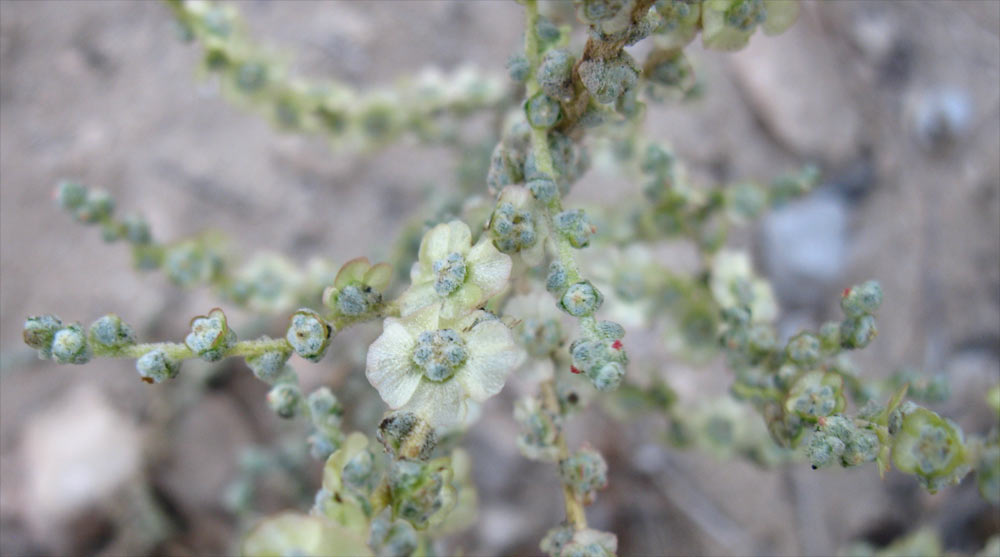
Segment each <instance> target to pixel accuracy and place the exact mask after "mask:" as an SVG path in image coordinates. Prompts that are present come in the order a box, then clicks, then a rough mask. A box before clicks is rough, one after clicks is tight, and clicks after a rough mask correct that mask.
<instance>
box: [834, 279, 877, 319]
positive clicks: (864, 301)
mask: <svg viewBox="0 0 1000 557" xmlns="http://www.w3.org/2000/svg"><path fill="white" fill-rule="evenodd" d="M881 304H882V286H881V285H880V284H879V283H878V282H877V281H874V280H870V281H868V282H865V283H862V284H860V285H857V286H853V287H851V288H848V289H847V290H845V291H844V295H843V297H841V299H840V309H842V310H843V311H844V315H846V316H847V317H861V316H863V315H865V314H868V313H875V310H877V309H878V307H879V306H880V305H881Z"/></svg>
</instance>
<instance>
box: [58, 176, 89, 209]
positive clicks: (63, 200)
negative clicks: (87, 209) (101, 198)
mask: <svg viewBox="0 0 1000 557" xmlns="http://www.w3.org/2000/svg"><path fill="white" fill-rule="evenodd" d="M55 199H56V203H58V204H59V206H60V207H62V208H63V209H66V210H69V211H75V210H76V209H79V208H80V207H82V206H83V204H84V203H85V202H86V201H87V188H86V187H85V186H83V185H82V184H79V183H77V182H73V181H72V180H63V181H62V182H59V185H58V186H56V191H55Z"/></svg>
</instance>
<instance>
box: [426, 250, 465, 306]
mask: <svg viewBox="0 0 1000 557" xmlns="http://www.w3.org/2000/svg"><path fill="white" fill-rule="evenodd" d="M433 269H434V273H435V274H436V275H437V280H435V281H434V291H435V292H437V293H438V294H439V295H441V296H447V295H448V294H451V293H452V292H454V291H456V290H458V287H459V286H461V285H462V283H463V282H465V272H466V270H465V258H464V257H462V254H460V253H458V252H452V253H449V254H448V256H447V257H445V258H444V259H438V260H437V261H435V262H434V266H433Z"/></svg>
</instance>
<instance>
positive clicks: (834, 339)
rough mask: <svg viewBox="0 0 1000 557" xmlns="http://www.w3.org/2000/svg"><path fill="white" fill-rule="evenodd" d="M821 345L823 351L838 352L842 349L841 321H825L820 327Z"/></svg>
mask: <svg viewBox="0 0 1000 557" xmlns="http://www.w3.org/2000/svg"><path fill="white" fill-rule="evenodd" d="M819 347H820V349H821V350H823V352H836V351H837V350H839V349H840V323H837V322H836V321H827V322H826V323H823V326H821V327H820V328H819Z"/></svg>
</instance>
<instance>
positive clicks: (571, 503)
mask: <svg viewBox="0 0 1000 557" xmlns="http://www.w3.org/2000/svg"><path fill="white" fill-rule="evenodd" d="M541 390H542V403H543V404H545V406H546V408H547V409H548V411H549V412H552V413H554V414H556V415H558V414H560V411H559V399H558V398H557V397H556V389H555V384H554V381H553V380H551V379H550V380H548V381H545V382H544V383H542V385H541ZM556 448H558V449H559V466H560V468H561V467H562V463H563V461H565V460H566V459H567V458H569V449H568V448H567V446H566V437H565V436H564V435H563V431H562V428H561V427H560V428H559V433H557V434H556ZM561 477H562V474H560V478H561ZM560 481H561V482H562V491H563V501H564V502H565V504H566V520H567V522H569V524H570V526H572V527H573V529H574V530H585V529H586V528H587V515H586V513H584V511H583V503H581V502H580V500H579V499H577V498H576V495H575V494H574V493H573V487H572V486H570V485H569V484H568V483H566V481H565V480H560Z"/></svg>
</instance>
